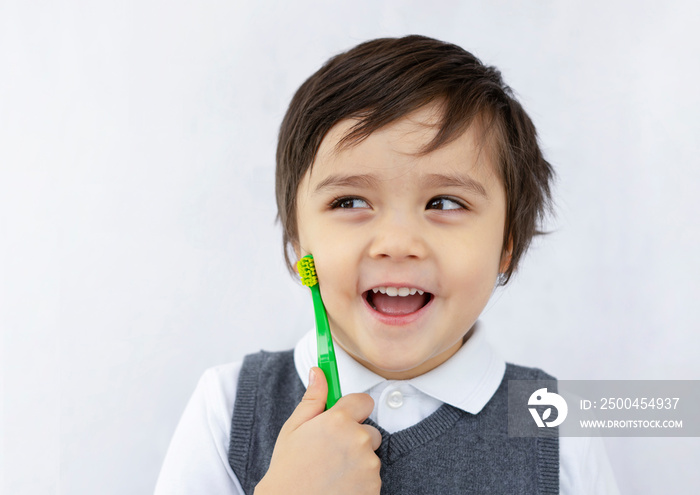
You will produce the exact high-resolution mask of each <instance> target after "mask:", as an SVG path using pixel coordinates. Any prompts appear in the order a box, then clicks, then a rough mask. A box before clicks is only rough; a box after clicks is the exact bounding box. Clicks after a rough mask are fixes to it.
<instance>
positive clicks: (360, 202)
mask: <svg viewBox="0 0 700 495" xmlns="http://www.w3.org/2000/svg"><path fill="white" fill-rule="evenodd" d="M336 208H345V209H351V208H369V204H367V201H365V200H364V199H360V198H338V199H335V200H333V202H332V203H331V209H336Z"/></svg>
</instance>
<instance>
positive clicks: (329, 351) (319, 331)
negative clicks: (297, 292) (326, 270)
mask: <svg viewBox="0 0 700 495" xmlns="http://www.w3.org/2000/svg"><path fill="white" fill-rule="evenodd" d="M310 289H311V296H312V298H313V302H314V314H315V315H316V345H317V348H318V367H319V368H321V370H323V374H324V375H326V382H328V399H326V409H330V408H331V407H333V405H334V404H335V403H336V402H338V399H340V397H342V394H341V393H340V378H339V377H338V364H337V363H336V361H335V349H334V348H333V338H332V337H331V329H330V327H329V326H328V316H327V315H326V308H325V306H324V305H323V300H322V299H321V291H320V289H319V287H318V284H316V285H314V286H313V287H310Z"/></svg>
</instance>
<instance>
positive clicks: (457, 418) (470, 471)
mask: <svg viewBox="0 0 700 495" xmlns="http://www.w3.org/2000/svg"><path fill="white" fill-rule="evenodd" d="M508 380H548V381H551V380H554V378H553V377H551V376H549V375H547V374H546V373H544V372H543V371H541V370H539V369H536V368H526V367H523V366H517V365H514V364H510V363H507V364H506V372H505V375H504V377H503V380H502V382H501V384H500V386H499V388H498V390H497V391H496V393H495V394H494V396H493V397H492V398H491V400H490V401H489V402H488V403H487V404H486V405H485V406H484V408H483V409H482V410H481V411H480V412H479V413H478V414H470V413H468V412H466V411H463V410H461V409H458V408H456V407H453V406H451V405H449V404H443V405H442V406H440V407H439V408H438V410H437V411H435V412H434V413H433V414H432V415H430V416H429V417H427V418H425V419H424V420H422V421H420V422H419V423H417V424H416V425H414V426H411V427H410V428H406V429H405V430H401V431H398V432H395V433H393V434H390V433H388V432H387V431H385V430H383V429H382V428H381V427H379V426H377V425H376V424H375V423H374V422H373V421H372V420H370V419H367V420H366V421H365V423H367V424H371V425H372V426H375V427H377V428H378V429H379V431H380V433H381V435H382V443H381V446H380V447H379V449H378V450H377V451H376V453H377V455H378V456H379V458H380V459H381V463H382V467H381V470H380V476H381V479H382V489H381V493H382V495H384V494H475V495H476V494H479V495H482V494H499V495H501V494H519V495H521V494H558V493H559V437H558V432H557V430H558V429H557V428H542V429H541V430H542V433H541V434H540V435H539V436H537V437H512V436H509V435H508V417H507V412H508ZM458 383H459V380H455V384H457V385H458ZM549 383H550V385H551V382H549ZM554 384H556V382H554ZM304 392H305V388H304V385H303V383H302V382H301V380H300V379H299V376H298V374H297V371H296V368H295V366H294V355H293V351H285V352H265V351H261V352H259V353H256V354H251V355H248V356H246V357H245V359H244V361H243V366H242V368H241V371H240V375H239V379H238V389H237V393H236V400H235V405H234V410H233V417H232V421H231V438H230V444H229V451H228V460H229V464H230V465H231V468H232V469H233V471H234V473H235V474H236V476H237V477H238V480H239V481H240V483H241V486H242V487H243V490H244V491H245V493H246V494H249V495H251V494H252V493H253V491H254V490H255V486H256V485H257V484H258V482H259V481H260V480H261V479H262V477H263V476H264V475H265V473H266V472H267V469H268V467H269V465H270V458H271V457H272V451H273V448H274V446H275V442H276V440H277V436H278V434H279V432H280V429H281V428H282V425H283V424H284V423H285V421H286V420H287V418H289V416H290V415H291V414H292V412H293V411H294V409H295V408H296V406H297V404H299V402H300V401H301V398H302V396H303V395H304Z"/></svg>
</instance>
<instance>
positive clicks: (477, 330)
mask: <svg viewBox="0 0 700 495" xmlns="http://www.w3.org/2000/svg"><path fill="white" fill-rule="evenodd" d="M335 357H336V360H337V363H338V375H339V376H340V389H341V390H342V392H343V394H350V393H356V392H365V393H366V392H368V391H369V390H370V389H371V388H372V387H375V386H376V385H379V384H380V383H382V382H385V381H386V380H385V379H384V378H383V377H381V376H379V375H377V374H376V373H373V372H372V371H370V370H368V369H367V368H365V367H364V366H362V365H361V364H360V363H358V362H357V361H355V360H354V359H353V358H352V357H350V355H349V354H348V353H347V352H345V351H344V350H343V349H342V348H341V347H340V346H338V345H336V346H335ZM316 361H317V351H316V332H315V330H311V331H310V332H308V333H306V334H305V335H304V336H303V337H302V338H301V340H300V341H299V342H298V343H297V345H296V347H295V348H294V364H295V366H296V370H297V373H298V374H299V378H301V381H302V382H303V383H304V386H305V387H306V386H307V385H308V382H309V369H310V368H311V367H313V366H316ZM505 370H506V363H505V361H504V360H503V358H501V357H500V356H499V355H498V354H497V353H496V351H495V350H494V349H493V347H491V345H490V344H489V343H488V342H487V341H486V338H485V336H484V333H483V330H482V329H481V325H480V324H478V323H477V324H476V325H475V327H474V329H473V331H472V334H471V336H470V337H469V339H467V341H466V342H465V343H464V344H463V345H462V347H460V348H459V350H458V351H457V352H456V353H455V354H454V355H453V356H452V357H451V358H450V359H448V360H447V361H445V362H444V363H443V364H441V365H440V366H438V367H437V368H435V369H433V370H431V371H429V372H427V373H425V374H423V375H420V376H417V377H415V378H412V379H410V380H406V383H409V384H411V385H412V386H414V387H415V388H416V389H418V390H419V391H421V392H422V393H424V394H426V395H429V396H431V397H433V398H435V399H437V400H439V401H440V402H445V403H447V404H450V405H452V406H454V407H457V408H459V409H462V410H464V411H466V412H468V413H471V414H477V413H478V412H479V411H481V409H482V408H483V407H484V406H485V405H486V403H487V402H488V401H489V400H491V397H493V394H495V393H496V390H497V389H498V387H499V386H500V384H501V381H502V380H503V375H504V373H505Z"/></svg>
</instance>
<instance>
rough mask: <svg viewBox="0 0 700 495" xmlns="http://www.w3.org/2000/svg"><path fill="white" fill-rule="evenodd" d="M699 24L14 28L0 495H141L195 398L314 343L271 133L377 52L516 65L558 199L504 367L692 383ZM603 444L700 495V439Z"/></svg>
mask: <svg viewBox="0 0 700 495" xmlns="http://www.w3.org/2000/svg"><path fill="white" fill-rule="evenodd" d="M699 14H700V9H699V8H698V3H697V2H692V1H687V2H681V1H675V2H658V1H645V2H641V1H626V2H621V1H617V2H609V1H590V0H576V1H553V0H540V1H534V0H533V1H529V2H506V1H491V2H487V1H481V2H476V1H442V2H426V1H423V0H421V1H398V0H395V1H388V0H387V1H377V0H361V1H360V0H354V1H352V2H335V3H334V2H316V3H314V2H310V1H295V2H285V1H275V2H273V1H268V2H252V1H247V2H242V1H233V0H229V1H223V0H221V1H214V0H204V1H203V0H199V1H196V2H195V1H191V2H184V1H177V2H175V1H168V2H165V1H163V2H157V1H154V0H121V1H93V2H86V1H63V2H60V5H59V2H48V1H46V2H21V1H15V2H12V1H1V2H0V57H1V58H0V71H1V74H0V98H1V99H0V122H1V127H0V170H1V173H0V207H1V208H0V214H1V215H2V216H1V217H0V218H1V223H0V229H1V230H0V256H1V257H0V261H1V264H0V280H1V281H2V282H1V284H0V290H1V292H0V311H1V312H0V325H1V327H2V340H1V341H0V342H1V346H0V372H1V375H0V378H1V379H0V396H1V397H2V402H0V415H1V417H2V422H0V428H1V429H0V490H2V493H3V494H5V493H6V494H8V495H10V494H12V495H20V494H31V495H36V494H45V493H46V494H58V493H60V494H95V493H99V494H102V495H110V494H124V493H129V494H140V493H150V492H151V491H152V489H153V486H154V483H155V479H156V476H157V474H158V471H159V467H160V463H161V461H162V458H163V456H164V454H165V450H166V448H167V446H168V442H169V439H170V437H171V435H172V433H173V429H174V428H175V425H176V423H177V421H178V418H179V416H180V414H181V412H182V410H183V407H184V406H185V403H186V401H187V399H188V397H189V396H190V394H191V392H192V390H193V388H194V386H195V384H196V382H197V380H198V378H199V376H200V375H201V373H202V372H203V371H204V370H205V369H206V368H208V367H210V366H213V365H216V364H220V363H224V362H229V361H233V360H238V359H240V358H241V357H242V356H243V355H244V354H246V353H248V352H252V351H256V350H258V349H259V348H261V347H262V348H265V349H269V350H276V349H285V348H289V347H291V346H292V345H293V344H294V342H295V341H296V339H297V338H298V337H299V336H300V335H301V334H302V333H303V332H304V331H306V330H307V329H309V328H311V327H312V325H313V316H312V312H311V307H312V306H311V302H310V297H309V295H308V293H307V291H306V290H305V289H304V288H302V287H300V286H299V285H298V284H297V283H296V282H295V281H294V280H293V279H292V278H291V277H290V276H289V275H288V274H287V273H286V271H285V268H284V265H283V261H282V256H281V241H280V238H281V234H280V228H279V226H278V225H276V224H275V214H276V211H275V204H274V193H273V189H274V153H275V145H276V135H277V129H278V126H279V123H280V121H281V119H282V116H283V114H284V112H285V110H286V106H287V104H288V103H289V100H290V98H291V96H292V94H293V92H294V91H295V90H296V88H297V87H298V86H299V84H301V82H302V81H303V80H304V79H305V78H306V77H308V76H309V75H310V74H311V73H312V72H314V71H315V70H316V69H318V68H319V67H320V65H321V64H322V63H323V62H324V61H325V60H326V59H327V58H328V57H330V56H332V55H334V54H336V53H337V52H339V51H341V50H345V49H348V48H350V47H351V46H354V45H355V44H357V43H359V42H361V41H364V40H367V39H370V38H375V37H379V36H398V35H404V34H410V33H420V34H426V35H429V36H433V37H437V38H440V39H443V40H446V41H451V42H454V43H457V44H459V45H461V46H463V47H464V48H466V49H468V50H470V51H473V52H474V53H476V54H477V55H478V56H479V57H480V58H481V59H482V60H483V61H485V62H487V63H489V64H495V65H497V66H498V67H499V68H500V69H501V70H502V72H503V75H504V77H505V79H506V81H507V82H508V83H509V84H510V85H511V86H512V87H513V88H514V89H515V91H516V92H517V94H518V95H519V97H520V99H521V101H522V102H523V104H524V106H525V107H526V108H527V109H528V111H529V112H530V115H531V116H532V118H533V120H534V121H535V123H536V125H537V127H538V129H539V132H540V136H541V142H542V146H543V148H544V150H545V152H546V155H547V157H548V158H549V160H550V161H551V162H552V163H553V164H554V166H555V167H556V170H557V172H558V176H559V177H558V183H557V187H556V191H555V192H556V203H557V212H558V214H557V217H556V219H555V220H554V221H552V222H551V224H550V226H549V227H550V229H551V230H552V231H553V233H552V234H551V235H550V236H548V237H547V238H545V239H542V240H541V241H538V242H536V243H535V245H534V248H533V250H532V251H531V252H530V253H529V255H528V257H527V258H526V259H525V260H524V263H523V269H522V271H521V272H520V273H519V275H518V276H517V277H516V278H515V280H514V281H513V283H512V285H511V286H509V287H508V288H507V289H506V290H504V291H499V292H498V293H497V294H496V296H495V297H494V298H493V300H492V302H491V303H490V304H489V306H488V307H487V310H486V311H485V313H484V315H483V320H484V323H485V329H486V331H487V332H488V334H489V336H490V339H491V340H492V342H493V343H494V344H495V345H496V346H497V347H498V348H499V350H500V352H501V354H502V355H503V356H504V357H505V358H506V359H507V360H509V361H512V362H516V363H519V364H524V365H534V366H539V367H541V368H543V369H545V370H547V371H548V372H550V373H552V374H554V375H556V376H558V377H559V378H561V379H700V360H698V350H700V338H699V337H698V329H700V323H699V321H700V311H699V309H698V307H699V306H700V304H699V302H698V295H699V294H700V282H699V281H698V279H699V276H700V262H699V261H698V251H699V250H698V246H699V245H700V227H699V222H698V219H697V215H698V212H699V211H700V195H699V192H700V191H699V187H698V185H699V184H700V167H699V166H698V165H699V163H698V162H699V159H698V156H699V151H700V150H699V149H698V140H699V136H700V122H699V121H700V117H699V115H700V100H699V97H698V93H699V91H698V84H699V81H700V64H699V63H698V60H699V59H700V57H699V54H698V51H699V50H698V47H699V46H700V35H699V34H698V30H697V26H698V25H699V21H700V15H699ZM689 419H690V418H689ZM607 445H608V450H609V454H610V458H611V462H612V464H613V467H614V469H615V471H616V473H617V478H618V482H619V485H620V488H621V490H622V492H623V493H633V494H643V493H649V494H656V493H690V492H691V491H694V490H693V488H692V487H695V488H697V485H698V484H700V474H699V470H698V469H697V465H698V461H699V460H700V439H697V438H681V439H671V438H653V439H650V438H629V439H625V438H612V439H607Z"/></svg>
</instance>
